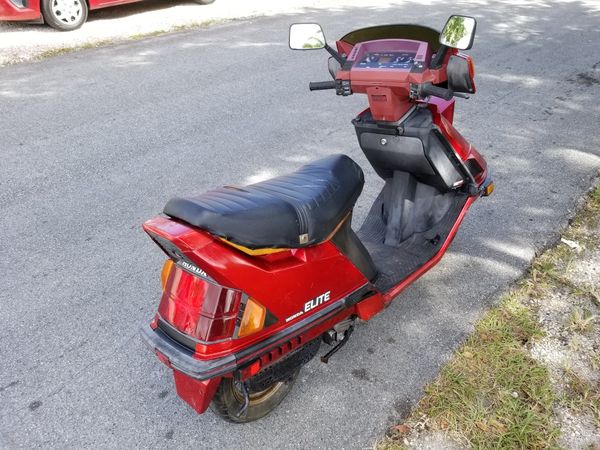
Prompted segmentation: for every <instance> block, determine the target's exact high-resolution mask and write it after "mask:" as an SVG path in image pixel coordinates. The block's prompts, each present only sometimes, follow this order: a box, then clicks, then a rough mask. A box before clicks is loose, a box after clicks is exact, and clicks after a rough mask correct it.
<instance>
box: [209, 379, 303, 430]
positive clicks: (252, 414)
mask: <svg viewBox="0 0 600 450" xmlns="http://www.w3.org/2000/svg"><path fill="white" fill-rule="evenodd" d="M299 372H300V369H299V368H298V369H296V370H295V371H294V372H293V373H292V375H291V376H290V377H289V378H288V379H287V380H285V381H275V382H273V383H271V384H270V385H269V386H267V387H266V388H265V389H262V390H260V391H256V390H252V388H248V395H249V400H250V401H249V403H248V407H247V408H246V411H244V412H243V413H242V414H241V415H239V416H238V413H239V412H240V411H241V410H242V408H243V406H244V390H243V386H242V384H241V382H239V381H236V380H234V379H233V378H223V380H222V381H221V384H220V385H219V388H218V389H217V392H216V393H215V396H214V398H213V401H212V403H211V405H210V407H211V409H212V410H213V411H214V412H215V413H217V414H218V415H219V416H221V417H222V418H223V419H225V420H228V421H230V422H236V423H246V422H252V421H253V420H257V419H260V418H261V417H264V416H266V415H267V414H269V413H270V412H271V411H273V410H274V409H275V408H276V407H277V406H278V405H279V404H280V403H281V402H282V401H283V399H284V398H285V397H286V396H287V395H288V394H289V392H290V391H291V389H292V386H293V385H294V383H295V381H296V378H297V377H298V373H299Z"/></svg>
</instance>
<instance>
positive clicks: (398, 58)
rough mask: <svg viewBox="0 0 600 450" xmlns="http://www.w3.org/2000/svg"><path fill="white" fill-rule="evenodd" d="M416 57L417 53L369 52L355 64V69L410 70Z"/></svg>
mask: <svg viewBox="0 0 600 450" xmlns="http://www.w3.org/2000/svg"><path fill="white" fill-rule="evenodd" d="M416 56H417V54H416V52H368V53H366V54H364V56H363V58H361V59H360V60H359V61H357V62H356V63H355V64H354V67H359V68H364V69H367V68H368V69H400V70H410V69H412V66H413V64H414V62H415V57H416Z"/></svg>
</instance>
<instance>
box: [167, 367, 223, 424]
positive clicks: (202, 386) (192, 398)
mask: <svg viewBox="0 0 600 450" xmlns="http://www.w3.org/2000/svg"><path fill="white" fill-rule="evenodd" d="M173 378H174V379H175V389H176V390H177V395H179V396H180V397H181V398H182V399H183V400H185V401H186V402H187V403H188V405H190V406H191V407H192V408H194V410H195V411H196V412H197V413H198V414H202V413H203V412H205V411H206V410H207V409H208V406H209V405H210V402H211V401H212V398H213V397H214V395H215V392H217V388H218V387H219V383H221V377H215V378H211V379H210V380H206V381H199V380H194V379H193V378H190V377H188V376H187V375H185V374H183V373H181V372H179V371H178V370H173Z"/></svg>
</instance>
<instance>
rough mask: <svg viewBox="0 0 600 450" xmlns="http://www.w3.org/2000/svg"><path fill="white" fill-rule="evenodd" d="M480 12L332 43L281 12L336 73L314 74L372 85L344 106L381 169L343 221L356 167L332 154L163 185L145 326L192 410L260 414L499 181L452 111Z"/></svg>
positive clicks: (348, 90)
mask: <svg viewBox="0 0 600 450" xmlns="http://www.w3.org/2000/svg"><path fill="white" fill-rule="evenodd" d="M475 28H476V22H475V19H473V18H470V17H464V16H452V17H450V19H449V20H448V22H447V23H446V26H445V27H444V29H443V31H442V32H441V33H439V32H437V31H435V30H433V29H431V28H427V27H423V26H415V25H386V26H378V27H372V28H363V29H359V30H356V31H353V32H351V33H349V34H347V35H346V36H344V37H343V38H341V39H340V40H339V41H337V51H336V50H335V49H333V48H331V47H330V46H329V45H327V43H326V41H325V38H324V36H323V32H322V30H321V27H320V26H319V25H317V24H294V25H292V26H291V28H290V47H291V48H292V49H315V48H324V49H326V50H327V51H328V52H329V53H330V54H331V55H332V56H331V58H330V60H329V71H330V73H331V75H332V77H333V78H334V80H333V81H325V82H317V83H310V89H311V90H320V89H332V90H335V92H336V94H337V95H341V96H347V95H351V94H357V93H360V94H366V95H367V97H368V100H369V108H367V109H365V110H364V111H363V112H361V113H360V114H359V115H358V116H357V117H356V118H355V119H354V120H353V121H352V123H353V124H354V127H355V130H356V134H357V136H358V141H359V144H360V146H361V148H362V150H363V151H364V153H365V155H366V157H367V159H368V160H369V162H370V163H371V164H372V166H373V167H374V169H375V171H376V173H377V174H378V175H379V176H381V177H382V178H383V179H384V180H385V186H384V187H383V189H382V191H381V193H380V195H379V196H378V198H377V199H376V200H375V202H374V204H373V206H372V208H371V210H370V212H369V214H368V217H367V218H366V220H365V222H364V224H363V225H362V227H361V228H360V229H359V230H358V231H356V232H355V231H354V230H353V229H352V228H351V219H352V208H353V206H354V204H355V203H356V200H357V199H358V197H359V195H360V193H361V190H362V187H363V183H364V176H363V172H362V170H361V168H360V167H359V166H358V165H357V164H356V163H355V162H354V161H353V160H352V159H350V158H349V157H348V156H345V155H341V154H338V155H332V156H329V157H327V158H324V159H321V160H318V161H315V162H312V163H310V164H307V165H305V166H303V167H301V168H300V169H298V170H297V171H295V172H293V173H291V174H289V175H285V176H281V177H277V178H273V179H270V180H267V181H263V182H260V183H256V184H252V185H249V186H240V187H234V186H224V187H220V188H218V189H215V190H212V191H209V192H207V193H204V194H202V195H199V196H197V197H192V198H174V199H171V200H170V201H169V202H168V203H167V205H166V206H165V208H164V216H159V217H156V218H154V219H151V220H149V221H147V222H146V223H145V224H144V230H145V231H146V232H147V233H148V234H149V235H150V237H151V238H152V239H153V240H154V242H155V243H156V244H158V246H159V247H160V248H161V249H162V250H163V251H164V252H165V253H166V254H167V256H168V259H167V261H166V263H165V265H164V268H163V270H162V288H163V294H162V299H161V301H160V305H159V307H158V313H157V314H156V316H155V317H154V320H152V322H151V324H150V326H149V327H144V328H143V330H142V336H143V339H144V340H145V342H146V343H147V344H148V345H149V346H150V348H152V349H153V350H154V352H155V353H156V355H157V356H158V358H159V359H160V361H162V362H163V363H164V364H166V365H167V366H168V367H170V368H171V369H173V374H174V378H175V386H176V389H177V393H178V395H179V396H180V397H182V398H183V399H184V400H185V401H186V402H188V403H189V404H190V405H191V406H192V408H194V409H195V410H196V411H197V412H198V413H203V412H204V411H205V410H206V409H207V408H208V406H209V405H210V404H211V403H212V409H213V410H214V411H215V412H216V413H217V414H219V415H220V416H222V417H223V418H225V419H227V420H230V421H233V422H248V421H252V420H256V419H258V418H260V417H263V416H264V415H266V414H268V413H269V412H270V411H272V410H273V409H274V408H275V407H276V406H277V405H278V404H279V403H280V402H281V401H282V400H283V398H284V397H285V396H286V395H287V394H288V392H289V391H290V389H291V387H292V385H293V383H294V381H295V379H296V378H297V376H298V372H299V370H300V367H301V366H302V365H303V364H305V363H307V362H308V361H310V360H311V358H313V357H314V356H315V355H316V353H317V352H318V350H319V347H320V345H321V342H323V341H324V342H325V343H326V344H328V345H330V346H332V347H331V349H330V350H329V351H328V352H327V353H326V354H325V355H323V356H322V357H321V360H322V361H323V362H327V360H328V359H329V358H330V357H331V356H332V355H333V354H334V353H335V352H336V351H338V350H339V349H340V348H341V347H342V346H343V345H344V344H345V343H346V342H347V341H348V338H349V337H350V335H351V333H352V330H353V328H354V325H355V323H356V321H357V320H358V319H360V320H369V319H371V318H372V317H373V316H374V315H375V314H377V313H378V312H380V311H381V310H383V309H384V308H385V307H386V306H387V305H388V304H389V303H390V302H391V301H392V299H393V298H394V297H396V296H397V295H398V294H399V293H400V292H401V291H402V290H403V289H405V288H406V287H407V286H408V285H410V284H411V283H412V282H414V281H415V280H416V279H417V278H418V277H419V276H421V275H422V274H423V273H425V272H426V271H427V270H428V269H430V268H431V267H432V266H433V265H434V264H436V263H437V262H438V261H439V260H440V258H441V257H442V255H443V254H444V253H445V251H446V250H447V249H448V246H449V245H450V243H451V241H452V239H453V238H454V235H455V234H456V231H457V230H458V227H459V226H460V224H461V222H462V220H463V218H464V216H465V214H466V212H467V210H468V209H469V207H470V206H471V204H472V203H473V202H474V201H475V200H476V199H477V198H479V197H480V196H486V195H489V194H490V193H491V192H492V190H493V184H492V181H491V178H490V175H489V171H488V169H487V165H486V162H485V160H484V159H483V158H482V157H481V155H480V154H479V153H478V152H477V151H476V150H475V149H474V148H473V147H472V146H471V145H470V144H469V143H468V142H467V141H466V140H465V139H464V138H463V137H462V136H461V135H460V134H459V133H458V131H456V129H455V128H454V127H453V126H452V120H453V114H454V97H455V96H458V97H467V95H468V94H472V93H474V92H475V84H474V82H473V75H474V74H473V61H472V60H471V58H470V57H469V56H466V55H465V54H463V53H460V52H459V51H458V50H464V49H468V48H470V47H471V45H472V43H473V38H474V35H475Z"/></svg>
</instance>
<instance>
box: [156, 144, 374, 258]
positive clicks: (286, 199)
mask: <svg viewBox="0 0 600 450" xmlns="http://www.w3.org/2000/svg"><path fill="white" fill-rule="evenodd" d="M363 185H364V174H363V171H362V169H361V168H360V167H359V166H358V164H356V163H355V162H354V161H353V160H352V159H351V158H349V157H348V156H346V155H332V156H328V157H326V158H323V159H320V160H318V161H315V162H312V163H310V164H307V165H305V166H302V167H301V168H300V169H298V170H297V171H296V172H293V173H291V174H289V175H284V176H280V177H276V178H272V179H270V180H266V181H262V182H260V183H256V184H251V185H249V186H245V187H231V186H224V187H220V188H218V189H215V190H212V191H208V192H206V193H204V194H202V195H199V196H197V197H188V198H173V199H171V200H169V202H168V203H167V204H166V206H165V208H164V213H165V214H167V215H168V216H170V217H172V218H175V219H179V220H182V221H184V222H186V223H188V224H190V225H193V226H195V227H198V228H201V229H203V230H206V231H208V232H210V233H211V234H213V235H216V236H219V237H222V238H224V239H226V240H227V241H230V242H232V243H234V244H237V245H241V246H243V247H246V248H249V249H260V248H299V247H306V246H309V245H314V244H317V243H320V242H322V241H324V240H325V239H327V238H328V237H329V236H330V235H331V234H332V232H333V231H334V230H335V228H336V227H337V225H338V224H339V223H340V222H341V221H342V219H344V218H345V217H346V216H347V215H348V213H349V212H350V211H351V210H352V208H353V206H354V204H355V203H356V200H357V199H358V197H359V195H360V193H361V191H362V188H363Z"/></svg>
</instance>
